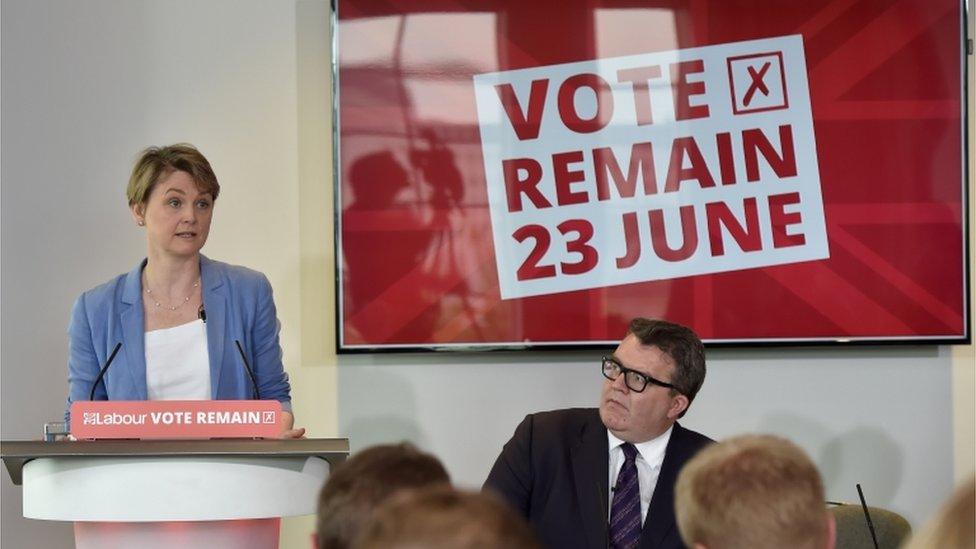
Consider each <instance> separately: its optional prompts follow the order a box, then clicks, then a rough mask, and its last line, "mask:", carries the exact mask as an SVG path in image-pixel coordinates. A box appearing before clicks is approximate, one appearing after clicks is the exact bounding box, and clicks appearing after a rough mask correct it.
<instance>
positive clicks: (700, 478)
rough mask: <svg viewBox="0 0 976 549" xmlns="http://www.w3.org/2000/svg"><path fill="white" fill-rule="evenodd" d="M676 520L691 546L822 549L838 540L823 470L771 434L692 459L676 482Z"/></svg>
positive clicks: (729, 443)
mask: <svg viewBox="0 0 976 549" xmlns="http://www.w3.org/2000/svg"><path fill="white" fill-rule="evenodd" d="M675 515H676V517H677V520H678V529H679V530H680V532H681V537H682V539H684V542H685V544H686V545H688V546H689V547H690V546H692V545H693V544H695V543H700V544H702V545H704V546H706V547H708V549H767V548H768V549H773V548H776V549H778V548H782V547H790V548H804V549H805V548H818V549H819V548H823V547H827V542H828V538H829V537H830V535H831V529H830V527H829V520H830V518H829V517H828V513H827V510H826V503H825V502H824V489H823V484H822V482H821V480H820V473H818V472H817V467H816V466H815V465H814V464H813V462H812V461H810V458H808V457H807V455H806V454H805V453H804V452H803V450H801V449H800V448H799V447H797V446H796V445H795V444H793V443H792V442H790V441H788V440H785V439H782V438H778V437H774V436H768V435H745V436H738V437H734V438H730V439H728V440H725V441H723V442H720V443H718V444H713V445H711V446H709V447H707V448H705V449H704V450H702V451H701V452H700V453H699V454H698V455H697V456H695V457H694V458H693V459H692V460H691V461H689V462H688V463H687V464H686V465H685V467H684V469H682V471H681V473H680V474H679V475H678V481H677V484H676V485H675Z"/></svg>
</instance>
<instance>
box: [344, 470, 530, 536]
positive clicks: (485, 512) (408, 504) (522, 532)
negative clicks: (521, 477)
mask: <svg viewBox="0 0 976 549" xmlns="http://www.w3.org/2000/svg"><path fill="white" fill-rule="evenodd" d="M353 547H354V548H355V549H417V548H421V547H423V548H424V549H538V548H539V544H538V542H537V541H536V539H535V536H534V535H533V534H532V529H531V528H529V525H528V524H526V523H525V521H524V520H522V519H521V518H520V517H519V516H517V515H516V514H515V513H513V512H512V510H511V509H509V508H508V507H507V506H506V505H505V504H504V503H502V502H500V501H497V500H496V499H495V498H494V497H491V496H488V495H486V494H472V493H467V492H459V491H457V490H454V489H452V488H450V487H447V486H441V487H431V488H423V489H418V490H409V491H405V492H403V493H401V494H398V495H397V496H395V497H392V498H390V499H389V500H388V501H387V502H386V503H384V504H383V505H381V506H380V507H379V508H378V509H376V511H375V512H374V513H373V517H372V518H371V519H370V522H369V523H367V524H366V525H365V526H364V527H363V530H362V534H361V535H360V537H359V538H358V540H357V541H356V542H355V543H354V544H353Z"/></svg>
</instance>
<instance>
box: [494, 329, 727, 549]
mask: <svg viewBox="0 0 976 549" xmlns="http://www.w3.org/2000/svg"><path fill="white" fill-rule="evenodd" d="M600 368H601V371H602V373H603V376H604V377H605V378H606V379H605V380H604V382H603V389H602V394H601V397H600V408H599V410H597V409H592V408H585V409H584V408H578V409H570V410H557V411H553V412H542V413H538V414H531V415H529V416H527V417H526V418H525V419H524V420H523V421H522V423H521V424H519V426H518V427H517V428H516V429H515V434H514V435H513V436H512V439H511V440H509V441H508V443H506V444H505V447H504V448H503V449H502V452H501V455H500V456H498V460H497V461H496V462H495V465H494V466H493V467H492V469H491V472H490V473H489V474H488V479H487V480H486V481H485V485H484V489H485V490H491V491H494V492H497V493H498V494H500V495H501V496H502V497H504V498H505V500H507V501H508V502H509V503H510V504H511V505H512V506H513V507H514V508H515V509H516V510H517V511H518V512H519V513H520V514H521V515H522V516H524V517H525V518H526V519H527V520H528V521H529V523H530V524H531V525H532V526H533V527H534V528H535V531H536V533H537V534H538V536H539V538H540V540H541V541H542V543H543V544H544V545H546V546H549V547H553V548H559V549H563V548H574V547H590V548H594V549H605V548H606V547H608V546H609V547H613V548H632V547H641V548H642V549H671V548H680V547H683V545H682V543H681V538H680V536H679V534H678V529H677V526H676V524H675V521H674V498H673V495H672V494H673V488H674V481H675V479H676V478H677V476H678V471H679V470H680V469H681V467H682V465H684V463H685V462H686V461H688V460H689V459H691V457H692V456H693V455H695V453H696V452H697V451H698V450H699V449H700V448H702V447H703V446H705V445H706V444H708V443H709V442H711V439H709V438H708V437H705V436H704V435H701V434H698V433H696V432H694V431H689V430H688V429H685V428H683V427H681V426H680V425H678V424H677V423H676V420H677V419H678V418H680V417H681V416H683V415H684V413H685V412H686V411H687V410H688V406H689V405H690V404H691V401H692V400H693V399H694V398H695V394H696V393H698V389H699V388H701V386H702V383H703V382H704V381H705V350H704V347H703V346H702V343H701V340H699V339H698V336H696V335H695V333H694V332H692V331H691V330H689V329H688V328H685V327H684V326H679V325H677V324H673V323H670V322H665V321H663V320H648V319H645V318H637V319H634V320H633V321H631V323H630V327H629V329H628V333H627V336H626V337H625V338H624V340H623V341H622V342H621V343H620V345H619V346H618V347H617V349H616V351H614V353H613V354H612V355H610V356H607V357H604V358H603V360H602V361H601V363H600Z"/></svg>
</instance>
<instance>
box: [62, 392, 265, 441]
mask: <svg viewBox="0 0 976 549" xmlns="http://www.w3.org/2000/svg"><path fill="white" fill-rule="evenodd" d="M281 423H282V414H281V403H280V402H278V401H276V400H97V401H88V400H86V401H76V402H74V403H73V404H72V405H71V434H72V435H73V436H74V437H75V438H77V439H119V438H136V439H196V438H203V439H206V438H277V437H278V436H279V435H280V434H281V428H282V425H281Z"/></svg>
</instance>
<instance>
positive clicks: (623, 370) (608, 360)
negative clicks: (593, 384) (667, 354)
mask: <svg viewBox="0 0 976 549" xmlns="http://www.w3.org/2000/svg"><path fill="white" fill-rule="evenodd" d="M608 365H612V366H613V367H614V368H616V369H617V371H618V372H620V373H618V374H617V375H616V376H614V377H610V374H608V373H607V366H608ZM600 371H601V372H603V377H605V378H607V379H609V380H610V381H613V380H615V379H617V378H618V377H620V376H621V375H622V376H624V384H625V385H627V388H628V389H630V390H631V391H634V392H635V393H641V392H643V391H644V389H646V388H647V385H648V384H650V385H657V386H658V387H665V388H667V389H671V390H673V391H678V392H679V393H681V391H680V390H678V388H677V387H675V386H674V385H672V384H670V383H666V382H664V381H661V380H660V379H656V378H654V377H652V376H649V375H647V374H645V373H643V372H638V371H637V370H631V369H630V368H627V367H626V366H624V365H623V364H621V363H620V361H619V360H617V359H615V358H613V357H612V356H604V357H603V362H601V363H600ZM627 374H632V375H633V376H635V377H637V379H640V380H641V381H643V382H644V384H643V385H641V388H640V389H638V388H637V387H633V386H631V384H630V377H631V376H629V375H627Z"/></svg>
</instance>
